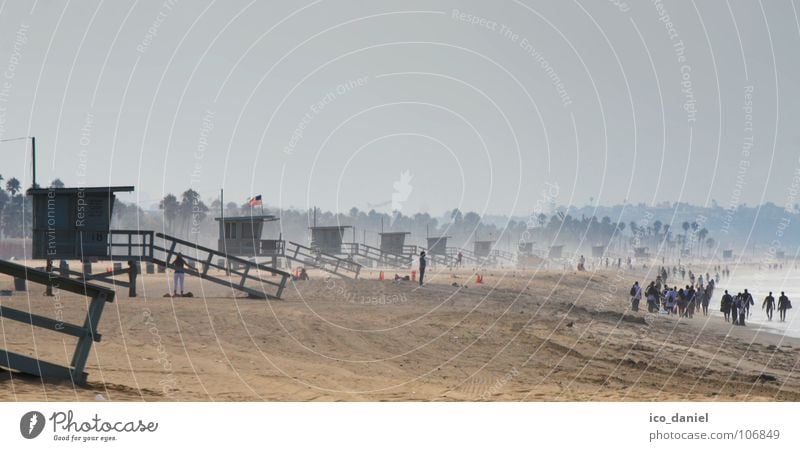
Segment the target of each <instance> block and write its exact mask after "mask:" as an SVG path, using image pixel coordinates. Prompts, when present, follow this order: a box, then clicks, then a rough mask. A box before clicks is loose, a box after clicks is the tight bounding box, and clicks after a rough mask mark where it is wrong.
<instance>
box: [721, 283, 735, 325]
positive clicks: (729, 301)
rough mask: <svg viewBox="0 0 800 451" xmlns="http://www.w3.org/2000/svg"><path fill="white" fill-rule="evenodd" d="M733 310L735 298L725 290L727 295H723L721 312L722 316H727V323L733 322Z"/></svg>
mask: <svg viewBox="0 0 800 451" xmlns="http://www.w3.org/2000/svg"><path fill="white" fill-rule="evenodd" d="M732 308H733V296H731V295H730V294H728V290H725V294H723V295H722V301H721V302H720V306H719V311H721V312H722V314H723V315H725V322H726V323H727V322H729V321H730V320H731V309H732ZM734 322H735V320H734Z"/></svg>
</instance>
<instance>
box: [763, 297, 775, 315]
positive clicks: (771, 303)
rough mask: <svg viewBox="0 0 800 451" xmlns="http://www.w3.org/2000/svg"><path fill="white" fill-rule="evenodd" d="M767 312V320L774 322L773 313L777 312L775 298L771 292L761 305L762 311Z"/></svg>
mask: <svg viewBox="0 0 800 451" xmlns="http://www.w3.org/2000/svg"><path fill="white" fill-rule="evenodd" d="M764 309H766V310H767V319H768V320H769V321H772V311H773V310H775V297H774V296H772V292H771V291H770V292H769V294H768V295H767V297H765V298H764V302H763V303H762V304H761V310H764Z"/></svg>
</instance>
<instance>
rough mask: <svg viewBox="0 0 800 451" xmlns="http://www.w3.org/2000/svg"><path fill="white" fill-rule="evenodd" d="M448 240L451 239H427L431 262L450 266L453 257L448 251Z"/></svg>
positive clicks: (444, 237)
mask: <svg viewBox="0 0 800 451" xmlns="http://www.w3.org/2000/svg"><path fill="white" fill-rule="evenodd" d="M448 238H450V237H449V236H438V237H428V238H427V244H428V247H427V254H428V258H430V260H431V262H433V263H441V264H444V265H450V263H451V260H452V255H450V253H449V252H448V249H447V239H448Z"/></svg>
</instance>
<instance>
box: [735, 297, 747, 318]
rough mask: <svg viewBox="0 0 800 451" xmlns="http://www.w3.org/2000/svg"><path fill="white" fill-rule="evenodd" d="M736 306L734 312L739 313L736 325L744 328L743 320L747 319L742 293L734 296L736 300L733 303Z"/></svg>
mask: <svg viewBox="0 0 800 451" xmlns="http://www.w3.org/2000/svg"><path fill="white" fill-rule="evenodd" d="M734 303H735V304H736V308H735V309H734V311H735V312H738V313H739V319H738V320H737V321H736V325H738V326H744V325H745V324H744V320H745V318H747V308H746V307H745V297H744V295H743V294H742V293H739V295H738V296H736V300H735V301H734Z"/></svg>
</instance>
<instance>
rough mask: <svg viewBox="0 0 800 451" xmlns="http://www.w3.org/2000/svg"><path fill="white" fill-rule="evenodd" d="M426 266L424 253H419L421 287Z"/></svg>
mask: <svg viewBox="0 0 800 451" xmlns="http://www.w3.org/2000/svg"><path fill="white" fill-rule="evenodd" d="M427 266H428V260H427V259H426V258H425V251H422V252H420V253H419V286H422V283H423V279H425V268H426V267H427Z"/></svg>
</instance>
